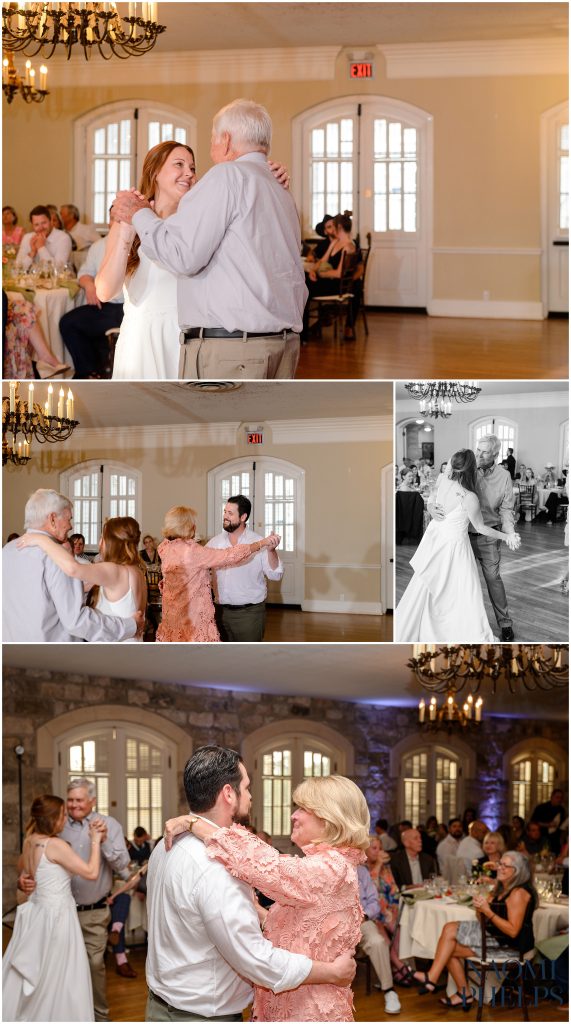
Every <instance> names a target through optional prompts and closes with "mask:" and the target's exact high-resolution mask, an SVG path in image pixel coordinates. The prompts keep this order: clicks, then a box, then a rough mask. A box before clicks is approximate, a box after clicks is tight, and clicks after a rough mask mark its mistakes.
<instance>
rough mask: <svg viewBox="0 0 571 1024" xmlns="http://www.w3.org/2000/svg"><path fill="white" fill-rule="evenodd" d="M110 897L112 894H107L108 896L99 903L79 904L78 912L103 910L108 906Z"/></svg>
mask: <svg viewBox="0 0 571 1024" xmlns="http://www.w3.org/2000/svg"><path fill="white" fill-rule="evenodd" d="M110 895H111V894H110V893H107V896H103V898H102V899H100V900H98V901H97V903H78V904H77V907H76V910H102V909H103V907H106V906H107V898H108V897H109V896H110Z"/></svg>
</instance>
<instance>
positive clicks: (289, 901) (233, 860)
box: [207, 825, 346, 906]
mask: <svg viewBox="0 0 571 1024" xmlns="http://www.w3.org/2000/svg"><path fill="white" fill-rule="evenodd" d="M207 853H208V856H209V857H212V858H215V859H216V860H219V861H220V862H221V863H222V864H223V865H224V867H225V868H226V869H227V870H228V871H229V872H230V874H232V875H235V876H236V878H240V879H242V881H243V882H249V884H250V885H253V886H254V887H255V888H256V889H261V890H262V892H263V893H264V894H265V895H266V896H269V897H270V898H271V899H273V900H275V901H276V902H277V903H281V904H285V905H286V906H296V905H297V906H312V905H313V904H315V903H319V902H321V900H322V899H323V893H324V891H326V892H328V893H329V894H331V892H332V891H334V890H335V889H336V888H337V887H338V886H339V885H340V884H342V883H344V882H345V880H346V866H345V864H344V862H343V858H342V857H340V856H339V857H338V856H336V855H335V853H334V852H333V851H332V850H323V851H322V852H320V853H319V854H315V855H313V856H311V857H289V856H286V855H285V854H281V853H279V852H278V850H274V849H273V848H272V847H271V846H268V844H267V843H264V841H263V840H262V839H258V837H257V836H254V835H252V833H251V832H248V831H247V830H246V829H245V828H242V826H241V825H232V828H221V829H219V830H218V831H217V832H216V834H215V835H213V836H212V837H211V839H210V840H209V842H208V848H207Z"/></svg>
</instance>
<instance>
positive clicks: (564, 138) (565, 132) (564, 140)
mask: <svg viewBox="0 0 571 1024" xmlns="http://www.w3.org/2000/svg"><path fill="white" fill-rule="evenodd" d="M559 146H560V148H561V149H562V150H566V151H567V152H569V125H568V124H564V125H563V127H562V128H561V141H560V143H559Z"/></svg>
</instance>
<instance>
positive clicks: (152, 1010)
mask: <svg viewBox="0 0 571 1024" xmlns="http://www.w3.org/2000/svg"><path fill="white" fill-rule="evenodd" d="M145 1020H174V1021H177V1020H203V1021H208V1020H242V1014H241V1013H229V1014H227V1015H226V1016H225V1017H204V1016H201V1015H200V1014H199V1013H189V1012H188V1010H177V1008H176V1006H171V1005H170V1004H169V1003H166V1002H165V1001H164V999H161V998H160V996H156V995H155V993H154V992H151V991H150V989H149V998H148V999H147V1008H146V1010H145Z"/></svg>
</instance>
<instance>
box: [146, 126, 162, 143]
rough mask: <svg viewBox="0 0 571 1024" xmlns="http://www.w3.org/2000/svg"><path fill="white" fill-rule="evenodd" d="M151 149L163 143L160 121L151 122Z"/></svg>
mask: <svg viewBox="0 0 571 1024" xmlns="http://www.w3.org/2000/svg"><path fill="white" fill-rule="evenodd" d="M148 138H149V149H151V148H152V146H157V145H158V143H159V142H160V141H161V126H160V124H159V122H158V121H149V136H148Z"/></svg>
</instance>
